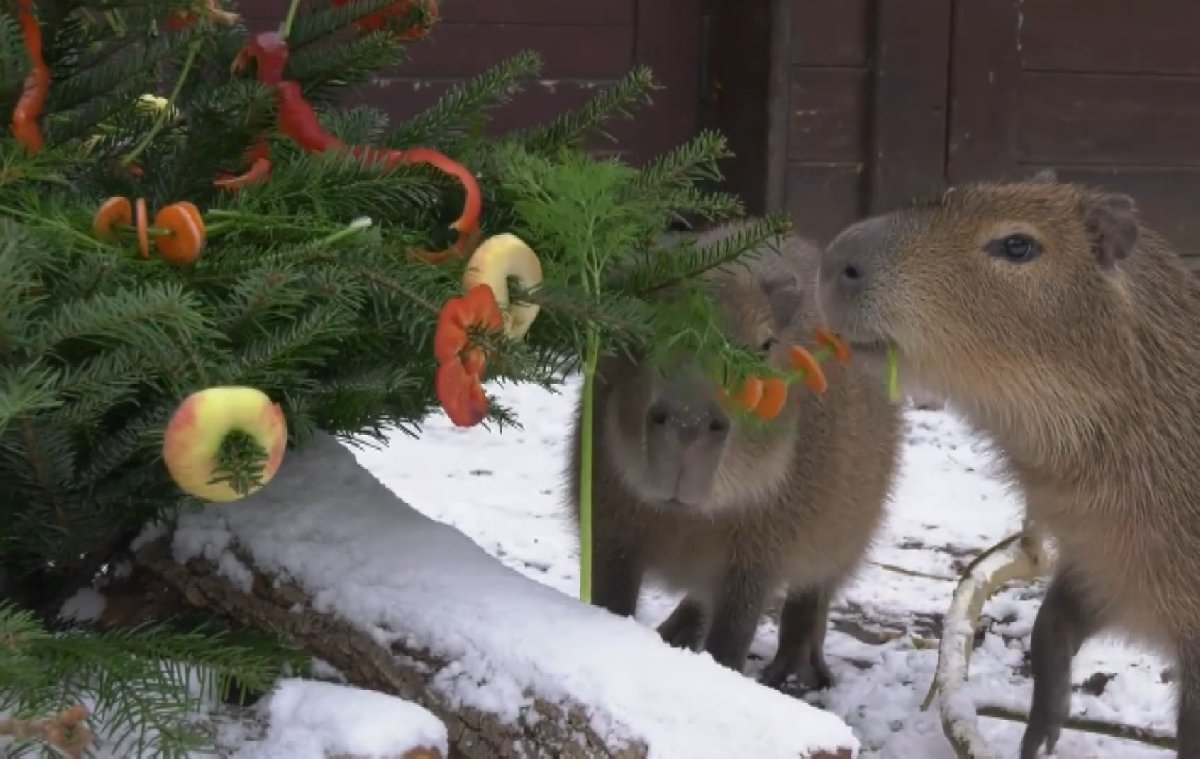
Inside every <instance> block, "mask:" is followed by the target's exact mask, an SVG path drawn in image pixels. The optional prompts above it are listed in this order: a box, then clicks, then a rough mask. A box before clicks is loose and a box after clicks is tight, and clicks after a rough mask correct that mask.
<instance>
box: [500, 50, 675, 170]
mask: <svg viewBox="0 0 1200 759" xmlns="http://www.w3.org/2000/svg"><path fill="white" fill-rule="evenodd" d="M656 89H659V87H658V86H657V85H656V84H655V82H654V76H653V74H652V73H651V72H650V69H648V68H646V67H644V66H640V67H638V68H635V69H634V70H633V71H631V72H629V73H628V74H626V75H625V77H624V78H622V79H621V80H620V81H618V82H616V83H615V84H613V85H611V86H609V87H607V88H605V89H604V90H602V91H601V92H600V94H598V95H597V96H596V97H594V98H593V99H591V100H590V101H588V102H587V103H584V104H583V105H582V106H581V107H580V108H578V109H576V110H574V111H569V112H567V113H564V114H562V115H561V116H559V117H557V118H555V119H554V120H553V121H551V122H550V123H549V124H546V125H544V126H540V127H534V128H532V129H527V130H524V131H521V132H517V133H516V134H515V135H513V137H514V138H515V139H516V141H517V142H519V143H520V144H521V145H523V146H524V147H525V148H527V149H528V150H529V151H531V152H534V153H541V154H551V153H555V152H557V151H560V150H562V149H563V148H566V147H577V146H579V145H580V144H581V143H582V142H583V140H584V139H586V138H587V137H589V136H591V135H593V134H597V133H598V134H601V135H603V136H605V137H607V138H608V139H610V140H611V139H612V138H611V136H609V135H607V134H605V133H604V132H603V131H602V127H603V124H604V122H606V121H608V120H609V119H612V118H614V117H616V116H623V117H625V118H632V117H633V114H632V112H631V110H632V109H633V108H635V107H636V106H638V105H646V104H649V103H650V102H651V97H650V95H651V93H652V92H654V91H655V90H656Z"/></svg>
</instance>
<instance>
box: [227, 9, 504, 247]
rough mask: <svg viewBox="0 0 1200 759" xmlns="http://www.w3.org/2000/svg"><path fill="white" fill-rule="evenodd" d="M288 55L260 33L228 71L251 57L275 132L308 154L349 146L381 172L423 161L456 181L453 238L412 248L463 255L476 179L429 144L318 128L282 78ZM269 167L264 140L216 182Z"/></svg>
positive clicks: (474, 235) (473, 215)
mask: <svg viewBox="0 0 1200 759" xmlns="http://www.w3.org/2000/svg"><path fill="white" fill-rule="evenodd" d="M287 58H288V46H287V41H286V40H284V38H283V37H282V36H281V35H280V34H279V32H274V31H271V32H259V33H257V34H255V35H253V36H252V37H251V38H250V39H249V41H247V42H246V44H245V45H244V46H243V47H242V49H241V50H240V51H238V54H237V55H236V56H235V57H234V59H233V65H232V67H231V70H232V71H233V72H234V73H237V72H240V71H242V70H244V69H245V68H246V67H247V66H248V65H249V63H250V62H251V61H254V62H255V65H256V77H257V79H258V81H259V82H261V83H263V84H265V85H268V86H270V87H273V88H274V89H275V97H276V104H277V108H278V114H279V115H278V124H277V125H278V127H279V131H280V132H282V133H283V134H284V135H285V136H286V137H287V138H288V139H290V140H292V142H294V143H296V144H297V145H299V146H300V147H301V148H303V149H304V150H306V151H308V152H310V153H321V152H325V151H327V150H349V151H350V154H351V155H353V156H354V157H355V158H357V159H358V160H359V161H361V162H363V163H364V164H380V165H381V168H383V169H384V170H390V169H393V168H395V167H396V166H401V165H412V164H428V165H430V166H432V167H434V168H436V169H438V170H439V171H441V172H442V173H444V174H448V175H450V176H452V177H454V178H455V179H457V180H458V181H459V182H460V183H461V184H462V186H463V191H464V196H465V197H464V199H463V209H462V212H461V213H460V214H459V216H458V218H457V219H455V220H454V222H453V223H452V224H451V225H450V228H451V229H453V230H454V231H455V232H457V238H456V240H455V242H454V243H453V244H452V245H450V246H449V247H448V248H446V249H445V250H441V251H432V252H431V251H414V255H416V256H417V257H418V258H421V259H423V260H425V261H429V262H431V263H438V262H440V261H444V260H446V259H447V258H450V257H452V256H454V257H459V258H461V257H465V256H466V254H467V252H468V250H469V249H470V247H471V245H473V244H474V243H475V242H477V241H478V239H479V216H480V213H481V211H482V208H483V195H482V193H481V192H480V190H479V182H478V181H477V180H476V179H475V175H474V174H472V173H471V171H470V169H468V168H467V167H465V166H463V165H462V164H461V163H459V162H458V161H455V160H453V159H452V158H450V157H449V156H447V155H445V154H444V153H442V152H441V151H438V150H434V149H433V148H426V147H414V148H408V149H396V148H374V147H370V146H367V145H353V146H347V145H345V143H343V142H342V141H341V140H340V139H338V138H337V136H336V135H333V134H330V133H329V132H327V131H326V130H325V128H324V127H323V126H321V122H320V121H319V120H318V119H317V113H316V111H315V110H314V109H313V107H312V105H311V104H310V103H309V102H308V100H307V99H305V97H304V93H303V91H302V89H301V87H300V83H299V82H296V81H293V80H290V79H284V78H283V69H284V66H285V65H286V64H287ZM269 171H270V161H269V159H268V158H267V155H266V148H265V143H264V145H263V146H262V149H261V155H257V156H256V157H254V158H253V160H252V161H251V166H250V169H249V170H248V171H247V172H246V173H245V174H242V175H238V176H227V175H226V176H221V177H219V178H218V179H217V180H215V182H216V183H217V185H218V186H220V187H225V188H226V189H239V188H241V187H244V186H245V185H247V184H251V183H253V182H255V181H263V180H264V179H265V178H266V175H267V173H268V172H269Z"/></svg>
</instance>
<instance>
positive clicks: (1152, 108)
mask: <svg viewBox="0 0 1200 759" xmlns="http://www.w3.org/2000/svg"><path fill="white" fill-rule="evenodd" d="M1085 7H1086V10H1084V8H1085ZM1085 25H1086V27H1087V28H1086V31H1085V30H1084V26H1085ZM997 29H999V30H1001V31H1005V30H1008V33H1007V35H1005V36H1006V37H1007V39H1008V41H1009V46H1010V48H1015V49H1012V50H1011V51H1010V52H1009V53H1008V54H1007V55H1005V56H1004V57H1003V58H1001V59H1000V60H998V61H996V62H994V63H991V64H985V63H984V62H982V61H976V62H974V63H973V65H972V66H971V67H970V68H968V69H966V70H961V71H960V76H961V77H962V78H961V80H960V81H958V82H956V90H955V95H956V98H957V99H958V102H956V107H955V109H954V113H955V114H956V119H955V121H954V122H952V126H951V129H952V136H951V148H952V149H951V152H950V161H949V166H948V174H949V176H950V177H951V178H953V179H958V178H970V177H972V176H973V175H975V174H978V173H981V172H982V171H984V170H986V171H987V172H989V173H997V174H1002V175H1006V176H1012V175H1020V174H1023V173H1028V172H1029V171H1031V170H1033V169H1036V168H1037V167H1041V166H1053V167H1054V168H1055V169H1056V170H1057V171H1058V173H1059V175H1060V176H1061V177H1062V178H1063V179H1070V180H1077V181H1084V182H1089V183H1095V184H1101V185H1104V186H1107V187H1112V188H1118V189H1121V190H1124V191H1127V192H1129V193H1131V194H1132V195H1133V196H1134V197H1135V198H1137V199H1138V200H1139V202H1140V205H1141V206H1142V209H1143V213H1144V216H1145V218H1146V221H1147V222H1148V223H1149V224H1151V225H1153V226H1156V227H1158V228H1159V230H1160V231H1161V232H1163V233H1164V234H1165V235H1166V236H1167V237H1168V239H1170V240H1172V241H1173V242H1174V243H1175V244H1176V245H1179V246H1181V247H1182V248H1184V250H1183V251H1181V252H1185V253H1187V254H1191V255H1196V254H1200V218H1198V217H1197V209H1198V208H1200V3H1197V2H1195V0H1137V2H1129V0H1088V2H1087V3H1086V4H1080V3H1077V2H1072V1H1071V0H1024V2H1020V3H1015V2H1012V0H1007V1H1005V0H978V1H975V0H972V1H971V2H967V1H966V0H962V1H961V2H960V8H959V9H958V12H957V17H956V28H955V37H956V39H955V45H956V47H955V60H956V62H957V61H958V60H959V59H960V58H961V56H962V55H963V53H962V52H961V51H962V50H963V49H966V48H969V47H970V46H971V45H972V44H973V43H975V42H976V41H977V40H980V39H982V38H984V37H986V36H987V35H993V36H995V35H996V30H997ZM993 71H994V72H995V76H994V83H993V84H992V86H991V87H990V88H989V89H988V90H987V91H986V92H980V91H979V87H980V86H981V85H982V84H983V83H984V82H985V81H988V82H989V83H991V82H992V81H993V76H992V72H993ZM972 114H973V115H972ZM985 119H986V120H987V121H988V123H989V124H990V125H991V126H990V129H989V131H988V132H987V133H986V134H983V135H980V134H978V133H977V132H976V131H975V127H977V126H978V125H979V124H981V123H983V121H984V120H985Z"/></svg>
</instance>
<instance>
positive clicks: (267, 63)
mask: <svg viewBox="0 0 1200 759" xmlns="http://www.w3.org/2000/svg"><path fill="white" fill-rule="evenodd" d="M287 58H288V44H287V40H285V39H284V38H283V37H282V35H280V34H279V32H258V33H257V34H255V35H254V36H252V37H251V38H250V40H249V41H248V42H246V44H245V45H243V46H242V49H241V50H239V51H238V53H237V55H235V56H234V57H233V64H232V65H231V66H230V70H231V71H232V72H233V73H235V74H236V73H237V72H239V71H241V70H242V69H244V68H245V67H246V64H248V63H249V62H250V61H251V60H253V61H255V62H256V63H257V64H258V72H257V74H258V81H260V82H262V83H263V84H269V85H272V86H274V85H277V84H279V82H281V81H282V80H283V67H284V66H285V65H287Z"/></svg>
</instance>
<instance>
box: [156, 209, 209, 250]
mask: <svg viewBox="0 0 1200 759" xmlns="http://www.w3.org/2000/svg"><path fill="white" fill-rule="evenodd" d="M154 226H156V227H160V228H162V229H166V230H168V231H169V232H170V234H165V235H159V236H158V237H155V238H154V247H156V248H158V252H159V254H160V255H161V256H162V257H163V260H165V261H166V262H167V263H170V264H175V265H176V266H183V265H185V264H190V263H192V262H193V261H195V260H196V259H197V258H199V257H200V251H201V250H203V249H204V220H203V219H201V218H200V209H198V208H196V206H195V205H194V204H193V203H189V202H188V201H186V200H182V201H179V202H178V203H172V204H171V205H169V206H165V207H163V208H161V209H159V211H158V213H157V214H155V216H154Z"/></svg>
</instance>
